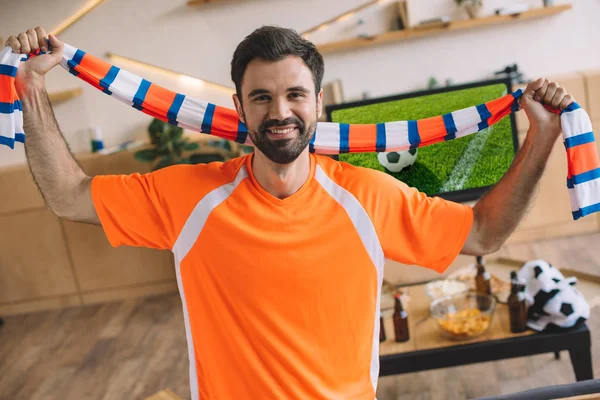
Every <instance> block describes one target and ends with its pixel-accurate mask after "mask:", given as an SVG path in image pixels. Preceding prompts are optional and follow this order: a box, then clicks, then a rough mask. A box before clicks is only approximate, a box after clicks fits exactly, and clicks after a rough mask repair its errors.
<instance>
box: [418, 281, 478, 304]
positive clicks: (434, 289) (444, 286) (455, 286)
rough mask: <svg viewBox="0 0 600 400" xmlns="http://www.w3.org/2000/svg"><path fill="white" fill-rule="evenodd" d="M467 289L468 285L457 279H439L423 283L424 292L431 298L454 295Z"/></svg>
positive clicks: (465, 291)
mask: <svg viewBox="0 0 600 400" xmlns="http://www.w3.org/2000/svg"><path fill="white" fill-rule="evenodd" d="M468 291H469V285H468V284H467V283H466V282H461V281H459V280H457V279H439V280H435V281H431V282H429V283H427V284H426V285H425V293H427V296H429V298H430V299H431V300H436V299H439V298H441V297H447V296H455V295H458V294H464V293H467V292H468Z"/></svg>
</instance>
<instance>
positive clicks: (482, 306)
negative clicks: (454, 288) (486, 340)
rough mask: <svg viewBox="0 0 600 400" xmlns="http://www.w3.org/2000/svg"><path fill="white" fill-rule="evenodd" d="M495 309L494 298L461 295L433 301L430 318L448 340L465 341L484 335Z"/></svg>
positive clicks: (473, 294) (471, 294) (470, 294)
mask: <svg viewBox="0 0 600 400" xmlns="http://www.w3.org/2000/svg"><path fill="white" fill-rule="evenodd" d="M495 309H496V299H495V298H494V296H491V295H486V294H480V293H461V294H457V295H453V296H446V297H441V298H439V299H436V300H433V301H432V302H431V305H430V307H429V311H430V312H431V316H432V317H433V319H435V321H436V323H437V325H438V327H439V328H440V330H441V331H442V333H443V334H444V336H446V337H447V338H449V339H453V340H467V339H472V338H474V337H477V336H479V335H481V334H483V333H485V332H486V331H487V330H488V329H489V328H490V326H491V324H492V317H493V315H494V310H495Z"/></svg>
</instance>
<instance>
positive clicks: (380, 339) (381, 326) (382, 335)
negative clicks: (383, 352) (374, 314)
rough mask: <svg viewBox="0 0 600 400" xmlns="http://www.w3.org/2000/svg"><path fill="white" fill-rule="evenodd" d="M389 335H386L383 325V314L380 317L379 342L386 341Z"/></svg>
mask: <svg viewBox="0 0 600 400" xmlns="http://www.w3.org/2000/svg"><path fill="white" fill-rule="evenodd" d="M386 339H387V337H386V336H385V327H384V326H383V315H381V316H380V317H379V343H381V342H385V340H386Z"/></svg>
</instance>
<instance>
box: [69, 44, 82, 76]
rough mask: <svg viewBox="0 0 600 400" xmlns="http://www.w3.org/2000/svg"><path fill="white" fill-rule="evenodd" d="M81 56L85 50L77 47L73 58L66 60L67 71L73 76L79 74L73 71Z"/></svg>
mask: <svg viewBox="0 0 600 400" xmlns="http://www.w3.org/2000/svg"><path fill="white" fill-rule="evenodd" d="M83 56H85V51H83V50H79V49H77V51H76V52H75V54H74V55H73V59H72V60H69V61H67V65H68V66H69V72H70V73H71V74H73V75H75V76H77V75H79V72H77V71H75V67H76V66H78V65H79V64H80V63H81V60H83Z"/></svg>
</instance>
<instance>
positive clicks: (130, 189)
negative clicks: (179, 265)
mask: <svg viewBox="0 0 600 400" xmlns="http://www.w3.org/2000/svg"><path fill="white" fill-rule="evenodd" d="M158 172H160V171H157V172H154V173H148V174H143V175H141V174H138V173H136V174H131V175H101V176H96V177H94V178H93V180H92V200H93V202H94V206H95V208H96V212H97V214H98V217H99V218H100V222H101V224H102V227H103V229H104V232H105V234H106V237H107V238H108V240H109V242H110V244H111V245H112V246H114V247H117V246H119V245H128V246H139V247H149V248H155V249H171V248H172V245H173V242H174V235H175V233H174V228H173V221H172V220H171V219H170V217H169V213H168V210H167V207H166V205H165V202H164V201H163V199H162V198H161V193H164V191H166V190H168V189H169V188H166V187H161V186H164V184H163V185H161V182H162V181H164V180H165V179H164V177H163V178H161V177H157V173H158ZM163 174H164V173H163Z"/></svg>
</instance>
